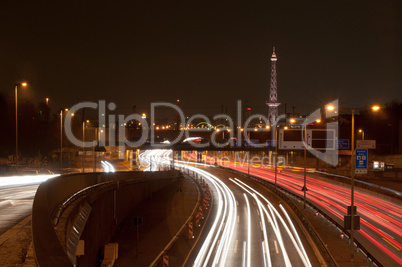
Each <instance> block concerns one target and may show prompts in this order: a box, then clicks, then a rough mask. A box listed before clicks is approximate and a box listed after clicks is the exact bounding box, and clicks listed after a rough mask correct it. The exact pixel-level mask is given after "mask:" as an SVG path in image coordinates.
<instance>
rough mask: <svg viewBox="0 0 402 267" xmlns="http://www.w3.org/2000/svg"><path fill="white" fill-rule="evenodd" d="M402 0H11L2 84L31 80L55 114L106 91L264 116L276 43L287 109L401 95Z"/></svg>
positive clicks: (127, 103)
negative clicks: (243, 106)
mask: <svg viewBox="0 0 402 267" xmlns="http://www.w3.org/2000/svg"><path fill="white" fill-rule="evenodd" d="M83 2H85V3H83ZM145 2H147V3H145ZM148 2H149V3H148ZM151 2H152V4H151ZM217 2H220V3H217ZM398 2H399V1H398V0H395V1H316V2H313V1H279V0H278V1H275V2H273V1H254V2H252V1H242V3H240V2H238V1H183V2H178V1H124V2H123V1H93V2H90V3H89V2H88V1H58V0H56V1H46V2H45V1H17V0H14V1H2V4H1V7H0V33H1V37H0V38H1V42H0V61H1V64H0V90H1V92H2V93H4V94H6V95H9V96H10V97H13V96H14V90H13V89H14V83H15V82H18V81H23V80H27V81H28V82H30V86H29V87H27V88H26V89H25V88H24V89H22V90H21V91H20V97H21V98H30V99H32V100H33V101H35V102H38V101H43V100H44V99H45V97H49V98H50V107H51V108H52V109H54V110H58V108H60V107H69V106H71V105H74V104H76V103H78V102H81V101H97V100H99V99H105V100H107V101H108V102H109V101H113V102H115V103H116V105H117V107H118V109H119V111H120V112H124V113H126V114H127V113H130V112H132V107H133V106H134V105H136V106H137V110H136V112H137V113H138V112H142V111H146V110H147V109H148V108H149V103H150V102H155V101H167V102H175V101H176V99H178V98H179V99H180V104H181V106H182V107H183V109H184V110H185V111H186V112H189V113H195V112H199V113H203V114H207V115H208V114H212V113H218V112H220V110H221V106H222V105H224V107H225V109H226V108H227V109H228V111H229V112H233V111H234V107H235V105H236V100H243V101H244V102H247V103H249V105H250V106H251V107H252V109H253V111H256V112H261V113H263V114H266V113H267V112H268V108H267V107H266V106H265V101H267V100H268V96H269V83H270V68H271V62H270V57H271V54H272V47H273V46H275V47H276V52H277V56H278V62H277V72H278V98H279V102H281V103H287V106H288V112H289V111H290V109H291V107H292V106H294V107H295V110H296V112H301V113H308V112H311V111H313V110H314V109H315V108H317V107H318V106H319V105H322V104H324V103H326V102H327V101H331V100H333V99H336V98H339V99H340V105H341V106H348V107H361V106H366V105H370V104H373V103H380V104H384V103H386V102H390V101H392V100H397V101H402V52H401V51H402V37H401V36H402V16H401V14H402V6H401V5H400V4H399V3H398ZM283 111H284V105H283V104H282V105H281V106H280V113H282V112H283Z"/></svg>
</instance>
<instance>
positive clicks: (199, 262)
mask: <svg viewBox="0 0 402 267" xmlns="http://www.w3.org/2000/svg"><path fill="white" fill-rule="evenodd" d="M170 155H171V151H167V150H154V151H146V152H144V153H142V154H141V155H140V157H139V158H140V161H141V162H145V163H146V164H148V168H147V169H146V171H149V169H150V168H149V164H150V159H151V158H152V170H154V164H155V166H156V165H157V164H160V165H163V164H165V165H167V166H169V164H170V163H171V160H172V159H171V158H170ZM184 163H185V164H183V163H182V161H176V160H175V167H176V168H187V169H188V170H190V171H192V172H196V173H198V174H199V175H201V176H203V177H204V178H205V179H207V180H208V181H209V182H210V183H211V184H212V185H213V187H214V188H215V191H216V192H217V195H218V197H217V201H216V203H218V207H217V211H216V212H217V215H216V219H215V221H214V222H213V225H212V227H211V230H210V231H209V233H208V235H207V237H206V239H205V241H204V243H203V244H202V246H201V249H200V251H199V252H198V255H197V257H196V259H195V262H194V266H207V265H208V262H209V261H210V258H211V255H212V253H213V252H214V251H217V253H216V254H215V257H214V259H213V263H214V265H215V264H218V263H219V262H220V264H219V265H220V266H224V265H225V262H226V258H227V254H228V250H229V245H230V244H231V243H232V239H233V234H234V229H235V225H236V216H237V206H236V199H235V197H234V195H233V193H232V192H231V191H230V189H229V188H228V187H227V186H226V185H225V184H224V183H223V182H222V181H220V180H219V179H218V178H217V177H216V176H214V175H212V174H210V173H208V172H206V171H204V170H201V169H198V168H196V167H193V166H189V165H188V163H187V162H184ZM196 165H202V166H210V165H207V164H196ZM218 240H220V242H219V245H217V243H218Z"/></svg>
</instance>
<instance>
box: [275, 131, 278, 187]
mask: <svg viewBox="0 0 402 267" xmlns="http://www.w3.org/2000/svg"><path fill="white" fill-rule="evenodd" d="M274 159H275V160H274V164H275V189H277V188H276V187H277V184H276V182H277V174H278V164H277V160H278V125H275V157H274Z"/></svg>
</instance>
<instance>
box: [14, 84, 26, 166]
mask: <svg viewBox="0 0 402 267" xmlns="http://www.w3.org/2000/svg"><path fill="white" fill-rule="evenodd" d="M27 85H28V84H27V83H25V82H23V83H16V84H15V164H16V167H17V168H18V87H19V86H22V87H25V86H27Z"/></svg>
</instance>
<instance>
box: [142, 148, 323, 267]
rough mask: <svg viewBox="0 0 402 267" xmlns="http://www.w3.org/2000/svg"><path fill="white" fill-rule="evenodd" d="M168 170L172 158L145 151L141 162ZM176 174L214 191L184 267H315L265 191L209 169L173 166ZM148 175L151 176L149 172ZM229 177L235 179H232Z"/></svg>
mask: <svg viewBox="0 0 402 267" xmlns="http://www.w3.org/2000/svg"><path fill="white" fill-rule="evenodd" d="M151 160H152V164H153V165H154V164H158V165H163V166H169V165H170V163H171V152H170V151H167V150H152V151H146V152H144V153H142V154H141V155H140V161H141V162H143V163H145V164H149V162H150V161H151ZM175 168H179V169H181V170H183V171H184V172H190V173H191V175H193V176H197V177H202V179H205V181H206V183H207V184H208V185H209V188H211V196H212V199H211V200H210V204H211V207H212V210H211V217H210V218H209V220H208V221H207V222H206V224H207V225H206V228H207V229H208V230H206V231H204V232H203V235H202V237H200V240H199V241H198V242H197V244H196V245H195V248H194V250H193V251H192V253H191V254H190V256H189V258H188V259H187V262H186V266H213V265H219V266H312V262H314V263H316V264H315V265H319V264H318V262H319V261H318V259H317V257H316V255H315V254H314V252H313V249H312V248H311V246H310V244H309V243H308V242H307V240H306V238H305V237H304V235H303V234H300V233H301V230H300V229H299V227H298V225H297V224H295V222H294V219H293V218H292V216H291V215H290V214H289V211H288V210H287V208H286V207H284V206H283V205H282V204H280V200H279V199H277V198H276V196H275V195H274V194H272V193H271V192H269V191H268V190H267V189H265V188H263V187H256V186H255V185H253V186H250V185H249V184H248V182H246V181H244V180H241V179H238V178H236V177H233V176H231V175H228V172H227V171H224V170H220V169H217V168H214V167H208V166H206V165H205V164H187V163H185V162H182V161H175ZM146 170H149V168H148V169H146ZM230 176H231V177H230Z"/></svg>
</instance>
